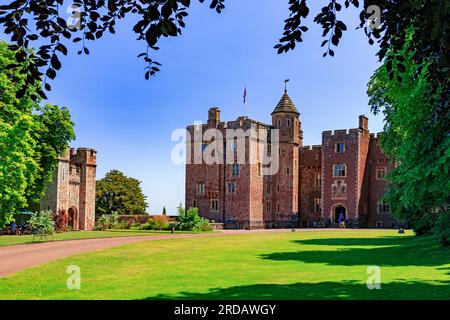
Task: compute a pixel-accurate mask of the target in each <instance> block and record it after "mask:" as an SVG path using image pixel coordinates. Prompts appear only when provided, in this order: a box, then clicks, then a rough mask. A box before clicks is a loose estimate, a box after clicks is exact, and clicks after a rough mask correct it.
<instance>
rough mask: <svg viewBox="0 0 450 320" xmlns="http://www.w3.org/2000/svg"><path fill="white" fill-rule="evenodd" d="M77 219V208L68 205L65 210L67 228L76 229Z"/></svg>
mask: <svg viewBox="0 0 450 320" xmlns="http://www.w3.org/2000/svg"><path fill="white" fill-rule="evenodd" d="M77 220H78V219H77V209H76V208H74V207H70V208H69V210H68V211H67V228H69V229H71V230H76V229H78V226H77Z"/></svg>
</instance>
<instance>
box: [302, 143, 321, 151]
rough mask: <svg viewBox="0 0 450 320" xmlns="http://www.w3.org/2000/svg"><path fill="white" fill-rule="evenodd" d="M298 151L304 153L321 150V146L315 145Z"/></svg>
mask: <svg viewBox="0 0 450 320" xmlns="http://www.w3.org/2000/svg"><path fill="white" fill-rule="evenodd" d="M300 149H301V150H304V151H311V150H322V145H321V144H317V145H312V146H303V147H301V148H300Z"/></svg>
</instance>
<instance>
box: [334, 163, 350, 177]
mask: <svg viewBox="0 0 450 320" xmlns="http://www.w3.org/2000/svg"><path fill="white" fill-rule="evenodd" d="M346 168H347V166H346V165H345V164H335V165H334V166H333V176H334V177H345V176H346Z"/></svg>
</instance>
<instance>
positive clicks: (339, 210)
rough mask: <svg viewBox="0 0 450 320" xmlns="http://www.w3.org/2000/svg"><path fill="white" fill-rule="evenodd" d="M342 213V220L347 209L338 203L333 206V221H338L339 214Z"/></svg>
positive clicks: (345, 216) (345, 215)
mask: <svg viewBox="0 0 450 320" xmlns="http://www.w3.org/2000/svg"><path fill="white" fill-rule="evenodd" d="M341 213H342V214H344V220H345V219H346V218H347V210H346V209H345V207H344V206H342V205H338V206H336V207H335V208H334V222H335V223H339V216H340V215H341Z"/></svg>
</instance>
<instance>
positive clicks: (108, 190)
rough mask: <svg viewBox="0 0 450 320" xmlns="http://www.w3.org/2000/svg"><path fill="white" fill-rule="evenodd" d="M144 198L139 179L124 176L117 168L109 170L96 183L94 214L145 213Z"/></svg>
mask: <svg viewBox="0 0 450 320" xmlns="http://www.w3.org/2000/svg"><path fill="white" fill-rule="evenodd" d="M146 198H147V197H146V196H145V195H144V194H143V192H142V189H141V181H139V180H137V179H134V178H130V177H127V176H125V175H124V174H123V173H122V172H120V171H119V170H111V171H109V172H108V173H107V174H106V175H105V177H104V178H103V179H100V180H98V181H97V183H96V194H95V201H96V215H97V216H100V215H103V214H111V213H113V212H115V211H117V213H118V214H119V215H128V214H145V210H146V208H147V207H148V204H147V202H146Z"/></svg>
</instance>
